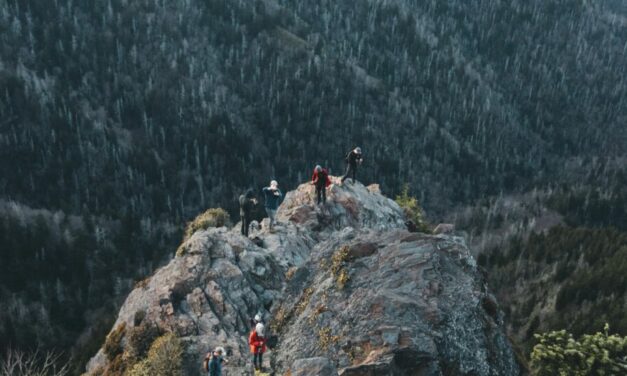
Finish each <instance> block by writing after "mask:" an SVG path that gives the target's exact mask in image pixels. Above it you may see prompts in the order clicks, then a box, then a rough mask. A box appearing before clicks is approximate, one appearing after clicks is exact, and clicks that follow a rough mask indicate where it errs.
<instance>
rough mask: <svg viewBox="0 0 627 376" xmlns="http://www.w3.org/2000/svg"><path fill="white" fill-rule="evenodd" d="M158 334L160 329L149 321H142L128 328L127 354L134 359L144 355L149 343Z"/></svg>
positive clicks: (151, 342) (150, 343)
mask: <svg viewBox="0 0 627 376" xmlns="http://www.w3.org/2000/svg"><path fill="white" fill-rule="evenodd" d="M160 334H161V330H159V328H158V327H157V326H156V325H154V324H153V323H151V322H144V323H142V324H140V325H139V326H136V327H134V328H132V329H131V330H129V334H128V352H129V355H130V356H131V357H133V358H134V359H141V358H143V357H145V356H146V354H147V353H148V350H149V349H150V347H151V345H152V344H153V342H154V341H155V339H156V338H157V337H159V335H160Z"/></svg>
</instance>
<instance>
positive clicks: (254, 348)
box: [248, 317, 266, 371]
mask: <svg viewBox="0 0 627 376" xmlns="http://www.w3.org/2000/svg"><path fill="white" fill-rule="evenodd" d="M255 319H256V317H255ZM260 319H261V318H260ZM264 331H265V326H264V325H263V323H261V322H257V325H255V328H254V329H253V330H252V331H251V332H250V336H249V337H248V344H249V345H250V352H251V353H252V354H253V365H254V366H255V369H256V370H260V371H263V353H264V352H266V338H265V337H264Z"/></svg>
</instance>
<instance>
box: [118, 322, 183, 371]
mask: <svg viewBox="0 0 627 376" xmlns="http://www.w3.org/2000/svg"><path fill="white" fill-rule="evenodd" d="M182 368H183V344H182V343H181V340H180V339H179V338H177V337H176V335H174V333H168V334H165V335H163V336H161V337H159V338H157V339H156V340H155V341H154V342H153V344H152V346H150V350H149V351H148V356H147V357H146V359H144V360H142V361H141V362H139V363H137V364H135V365H134V366H133V368H132V369H131V370H130V371H129V372H128V376H152V375H160V376H182V375H183V371H182Z"/></svg>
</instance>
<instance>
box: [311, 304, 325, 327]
mask: <svg viewBox="0 0 627 376" xmlns="http://www.w3.org/2000/svg"><path fill="white" fill-rule="evenodd" d="M328 310H329V308H327V306H326V305H324V304H318V305H317V306H316V309H314V310H313V312H312V313H311V315H310V316H309V318H308V319H307V321H308V322H309V325H314V324H315V322H316V319H318V316H320V314H322V313H323V312H326V311H328Z"/></svg>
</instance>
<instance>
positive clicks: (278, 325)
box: [270, 287, 314, 333]
mask: <svg viewBox="0 0 627 376" xmlns="http://www.w3.org/2000/svg"><path fill="white" fill-rule="evenodd" d="M313 292H314V290H313V289H312V288H311V287H309V288H306V289H305V290H303V293H302V295H301V296H300V299H298V302H297V303H296V304H295V305H294V307H293V308H292V309H289V310H288V309H285V308H284V307H283V306H282V305H281V306H280V307H279V309H277V311H276V312H275V313H274V318H273V319H272V321H271V322H270V328H271V329H272V331H273V332H275V333H281V330H282V329H283V327H284V326H285V324H287V322H288V321H289V320H290V318H291V317H292V315H293V314H294V313H296V315H300V314H301V313H303V312H304V311H305V309H306V308H307V305H309V301H310V300H311V295H312V294H313Z"/></svg>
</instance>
